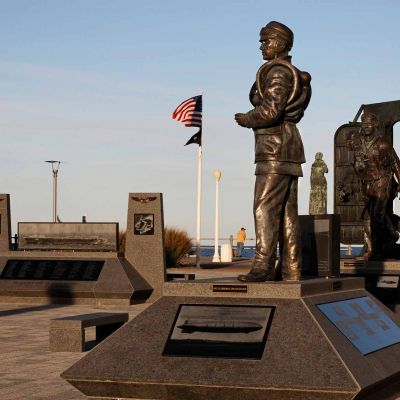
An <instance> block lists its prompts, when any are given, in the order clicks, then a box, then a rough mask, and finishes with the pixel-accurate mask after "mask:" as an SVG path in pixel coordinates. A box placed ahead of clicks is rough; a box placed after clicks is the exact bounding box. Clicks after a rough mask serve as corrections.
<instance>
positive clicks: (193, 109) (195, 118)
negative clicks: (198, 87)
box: [172, 95, 202, 128]
mask: <svg viewBox="0 0 400 400" xmlns="http://www.w3.org/2000/svg"><path fill="white" fill-rule="evenodd" d="M172 118H173V119H176V120H177V121H179V122H183V123H184V124H185V126H197V127H199V128H201V121H202V96H201V95H200V96H194V97H191V98H190V99H187V100H185V101H183V102H182V103H181V104H179V106H178V107H177V108H176V109H175V111H174V113H173V114H172Z"/></svg>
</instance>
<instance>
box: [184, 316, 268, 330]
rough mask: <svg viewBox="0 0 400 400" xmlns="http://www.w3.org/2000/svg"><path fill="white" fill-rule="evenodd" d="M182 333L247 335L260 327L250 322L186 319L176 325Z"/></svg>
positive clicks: (260, 326) (260, 327)
mask: <svg viewBox="0 0 400 400" xmlns="http://www.w3.org/2000/svg"><path fill="white" fill-rule="evenodd" d="M178 328H179V329H182V332H183V333H193V332H215V333H218V332H223V333H249V332H255V331H258V330H260V329H262V325H260V324H258V323H256V322H251V321H243V320H242V321H240V320H224V319H221V320H220V319H218V320H215V319H201V318H198V319H187V320H185V322H184V323H183V324H182V325H178Z"/></svg>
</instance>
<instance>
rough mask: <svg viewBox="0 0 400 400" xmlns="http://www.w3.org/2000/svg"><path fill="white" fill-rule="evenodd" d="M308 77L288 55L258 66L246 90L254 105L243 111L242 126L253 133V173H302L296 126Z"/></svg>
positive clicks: (308, 95)
mask: <svg viewBox="0 0 400 400" xmlns="http://www.w3.org/2000/svg"><path fill="white" fill-rule="evenodd" d="M310 81H311V76H310V74H308V73H307V72H302V71H299V70H298V69H297V68H295V67H294V66H293V65H292V64H291V62H290V57H286V58H284V59H275V60H272V61H269V62H267V63H265V64H263V65H262V66H261V68H260V69H259V70H258V72H257V79H256V82H255V83H254V85H253V86H252V88H251V90H250V102H251V104H252V105H253V106H254V107H255V108H254V109H253V110H251V111H249V112H248V113H246V114H245V115H246V126H247V127H248V128H253V130H254V135H255V163H256V164H257V167H256V174H257V173H276V174H288V175H294V176H302V171H301V164H302V163H304V162H305V157H304V148H303V143H302V140H301V137H300V133H299V131H298V129H297V127H296V123H298V122H299V121H300V120H301V118H302V117H303V115H304V110H305V109H306V108H307V106H308V103H309V101H310V98H311V85H310Z"/></svg>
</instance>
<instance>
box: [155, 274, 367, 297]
mask: <svg viewBox="0 0 400 400" xmlns="http://www.w3.org/2000/svg"><path fill="white" fill-rule="evenodd" d="M363 288H364V279H363V278H345V279H341V278H318V279H309V280H304V281H298V282H295V281H293V282H268V283H251V284H243V283H241V282H239V281H238V280H236V279H229V280H226V279H224V280H223V281H218V282H217V281H215V280H213V279H204V280H195V281H192V282H189V281H186V282H185V281H180V282H179V281H177V282H166V283H164V288H163V295H164V296H201V297H203V296H204V297H210V296H213V297H235V298H236V297H237V298H242V297H246V298H248V297H251V298H270V299H275V298H281V299H295V298H300V297H304V296H311V295H315V294H319V293H329V292H336V291H341V290H353V289H363Z"/></svg>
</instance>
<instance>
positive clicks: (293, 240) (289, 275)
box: [253, 174, 301, 280]
mask: <svg viewBox="0 0 400 400" xmlns="http://www.w3.org/2000/svg"><path fill="white" fill-rule="evenodd" d="M297 179H298V178H297V176H292V175H282V174H263V175H256V184H255V189H254V208H253V210H254V222H255V230H256V254H255V258H254V265H253V268H262V269H266V270H271V269H274V268H275V261H276V249H277V244H278V241H279V254H280V262H281V267H282V278H283V279H284V280H298V279H300V276H301V243H300V240H301V239H300V230H299V224H298V208H297Z"/></svg>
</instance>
